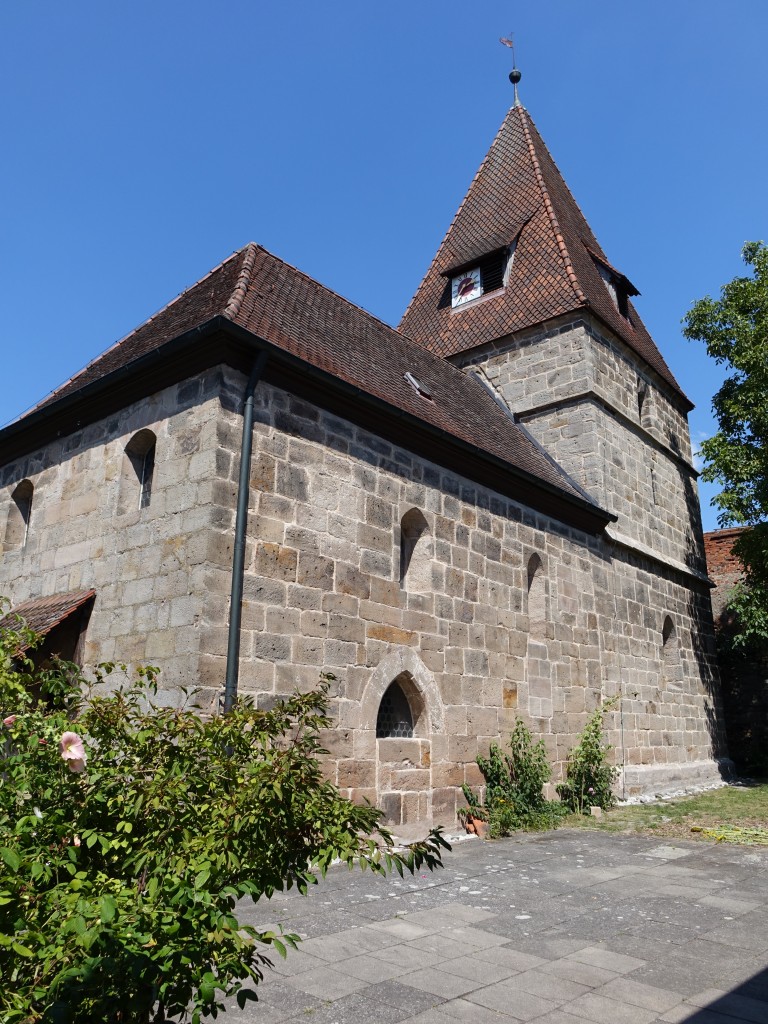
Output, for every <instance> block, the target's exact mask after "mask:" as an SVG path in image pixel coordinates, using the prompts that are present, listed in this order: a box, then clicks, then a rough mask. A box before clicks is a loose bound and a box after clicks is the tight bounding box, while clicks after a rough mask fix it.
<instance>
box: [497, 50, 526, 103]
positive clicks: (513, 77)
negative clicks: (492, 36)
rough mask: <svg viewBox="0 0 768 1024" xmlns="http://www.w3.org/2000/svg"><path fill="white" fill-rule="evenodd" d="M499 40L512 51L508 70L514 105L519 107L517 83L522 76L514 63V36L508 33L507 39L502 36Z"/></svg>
mask: <svg viewBox="0 0 768 1024" xmlns="http://www.w3.org/2000/svg"><path fill="white" fill-rule="evenodd" d="M499 42H500V43H501V44H502V45H503V46H508V47H509V48H510V50H511V51H512V70H511V71H510V72H509V80H510V82H511V83H512V85H513V87H514V90H515V106H516V107H519V106H520V97H519V96H518V95H517V83H518V82H519V81H520V79H521V78H522V77H523V76H522V75H521V74H520V72H519V71H518V69H517V65H516V63H515V38H514V36H512V35H510V38H509V39H507V38H506V37H505V36H502V37H501V39H499Z"/></svg>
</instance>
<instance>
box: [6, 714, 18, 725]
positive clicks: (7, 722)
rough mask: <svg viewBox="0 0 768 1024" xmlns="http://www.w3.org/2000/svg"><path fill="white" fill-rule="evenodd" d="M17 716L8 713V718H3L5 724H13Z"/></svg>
mask: <svg viewBox="0 0 768 1024" xmlns="http://www.w3.org/2000/svg"><path fill="white" fill-rule="evenodd" d="M16 717H17V716H16V715H8V717H7V718H4V719H3V725H13V723H14V722H15V721H16Z"/></svg>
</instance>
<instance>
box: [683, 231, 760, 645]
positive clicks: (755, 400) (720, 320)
mask: <svg viewBox="0 0 768 1024" xmlns="http://www.w3.org/2000/svg"><path fill="white" fill-rule="evenodd" d="M742 258H743V260H744V262H745V264H746V265H747V266H748V267H750V268H752V269H751V273H750V274H748V275H746V276H744V277H735V278H734V279H733V280H732V281H730V282H729V283H728V284H726V285H724V286H723V288H722V289H721V293H720V298H719V299H713V298H711V297H709V296H707V297H706V298H704V299H701V300H700V301H699V302H696V303H694V305H693V308H692V309H691V310H690V312H689V313H688V314H687V315H686V317H685V319H684V321H683V322H684V324H685V328H684V334H685V336H686V337H687V338H690V339H693V340H696V341H703V342H704V344H705V345H706V347H707V352H708V353H709V355H710V356H712V357H713V359H714V360H715V361H716V362H717V363H719V364H721V365H724V366H725V367H726V368H727V371H728V375H727V376H726V378H725V381H724V382H723V385H722V387H721V388H720V390H719V391H718V392H717V394H716V395H715V397H714V399H713V401H712V405H713V408H714V412H715V416H716V417H717V422H718V431H717V433H716V434H715V435H714V436H713V437H710V438H708V439H707V440H706V441H704V442H703V443H702V445H701V451H702V454H703V456H704V459H705V467H704V471H703V473H702V477H703V478H704V479H705V480H707V481H710V482H712V483H717V484H719V485H720V487H721V491H720V493H719V494H718V495H717V497H716V498H715V503H716V504H717V506H718V508H719V509H720V514H719V516H718V522H719V524H720V526H722V527H728V526H744V527H749V529H747V530H745V531H744V533H743V534H741V536H740V537H739V538H738V540H737V542H736V544H735V546H734V551H735V553H736V555H737V556H738V557H739V559H740V560H741V562H742V564H743V566H744V571H745V579H744V582H743V584H741V585H739V586H738V587H737V588H736V589H735V592H734V594H733V597H732V601H731V606H732V608H733V610H735V611H736V612H737V614H738V618H739V621H740V625H741V632H740V636H741V640H742V642H748V641H749V640H750V639H754V638H766V637H768V522H766V520H768V248H767V247H766V246H765V245H764V244H763V243H762V242H749V243H748V244H747V245H745V246H744V248H743V250H742Z"/></svg>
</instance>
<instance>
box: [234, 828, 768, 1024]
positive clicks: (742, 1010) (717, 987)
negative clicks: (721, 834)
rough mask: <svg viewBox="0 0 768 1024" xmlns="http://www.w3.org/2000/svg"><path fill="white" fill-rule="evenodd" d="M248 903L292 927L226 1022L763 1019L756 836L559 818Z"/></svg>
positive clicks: (645, 1023) (767, 879) (729, 1022)
mask: <svg viewBox="0 0 768 1024" xmlns="http://www.w3.org/2000/svg"><path fill="white" fill-rule="evenodd" d="M445 863H446V868H445V869H444V870H442V871H438V872H436V873H434V874H430V873H429V872H423V873H419V874H418V875H417V876H416V877H415V878H413V877H410V876H407V875H406V877H405V878H404V879H402V880H401V879H400V878H399V877H398V876H395V877H394V878H387V879H381V878H377V877H372V876H371V875H370V874H369V873H366V874H362V873H361V872H359V871H357V872H352V873H350V872H348V871H347V870H346V869H344V870H335V871H333V872H332V873H331V874H330V875H329V877H328V878H327V879H326V880H325V882H323V883H322V884H321V885H320V886H319V887H318V888H317V889H313V891H312V892H311V894H310V895H309V896H308V897H306V898H304V897H301V896H297V895H294V894H290V893H289V894H285V895H279V896H276V897H275V898H274V899H273V900H272V901H271V902H270V903H263V904H262V903H260V904H259V905H258V906H257V907H252V908H251V909H250V911H249V913H248V919H249V920H250V921H251V922H252V923H254V924H257V925H259V926H261V927H272V926H274V925H275V924H277V923H278V922H279V923H282V924H283V926H284V928H285V929H286V930H287V931H295V932H298V933H299V934H301V935H302V936H304V937H305V940H304V941H303V942H302V943H301V951H300V952H293V951H289V952H288V958H287V960H285V961H282V960H280V959H279V958H278V957H275V961H276V962H275V969H274V970H273V971H271V972H269V975H268V977H267V978H265V980H264V982H263V984H262V985H260V986H259V1003H258V1004H254V1003H251V1004H248V1006H247V1007H246V1009H245V1010H243V1011H239V1010H237V1008H236V1007H235V1008H234V1009H232V1010H231V1011H230V1012H228V1013H227V1014H226V1016H225V1018H224V1019H225V1020H226V1021H228V1022H232V1024H235V1022H237V1024H246V1022H251V1021H258V1022H260V1021H264V1022H267V1021H269V1022H270V1024H278V1022H291V1024H298V1022H301V1024H334V1022H335V1024H379V1022H381V1024H396V1022H398V1021H408V1022H409V1024H457V1022H460V1021H468V1022H472V1024H490V1022H493V1024H504V1022H508V1024H514V1022H517V1021H536V1024H584V1022H585V1021H592V1022H597V1024H651V1022H665V1024H675V1022H680V1021H689V1022H691V1024H736V1022H742V1021H749V1022H752V1024H768V851H766V850H762V851H761V850H759V849H754V848H749V847H737V846H727V845H725V844H720V845H715V844H709V843H694V842H687V841H686V842H676V841H675V842H670V843H667V842H666V841H664V840H654V839H641V838H633V837H629V836H623V835H608V834H605V833H596V832H595V833H589V832H583V831H570V830H561V831H558V832H551V833H546V834H544V835H526V836H522V837H519V838H513V839H506V840H501V841H498V842H493V843H490V842H480V841H478V840H469V841H463V842H459V843H456V845H455V846H454V849H453V852H452V853H450V854H447V855H446V858H445Z"/></svg>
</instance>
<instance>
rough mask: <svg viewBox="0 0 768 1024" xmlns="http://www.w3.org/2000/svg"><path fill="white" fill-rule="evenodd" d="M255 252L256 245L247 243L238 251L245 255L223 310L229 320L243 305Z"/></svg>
mask: <svg viewBox="0 0 768 1024" xmlns="http://www.w3.org/2000/svg"><path fill="white" fill-rule="evenodd" d="M257 251H258V246H257V245H256V243H255V242H248V244H247V245H245V246H244V247H243V248H242V249H241V250H240V252H242V253H245V255H244V257H243V265H242V267H241V268H240V273H239V274H238V276H237V282H236V284H235V287H234V290H233V292H232V295H231V297H230V300H229V302H228V303H227V305H226V306H225V308H224V316H226V317H229V319H230V320H234V319H236V317H237V314H238V313H239V312H240V307H241V306H242V304H243V299H244V298H245V295H246V292H247V291H248V285H249V284H250V283H251V274H252V273H253V265H254V263H255V262H256V253H257ZM230 259H231V257H230ZM220 266H221V264H220ZM211 273H213V271H211ZM206 276H208V275H206ZM202 280H203V281H204V280H205V278H202ZM193 287H194V286H193Z"/></svg>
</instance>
